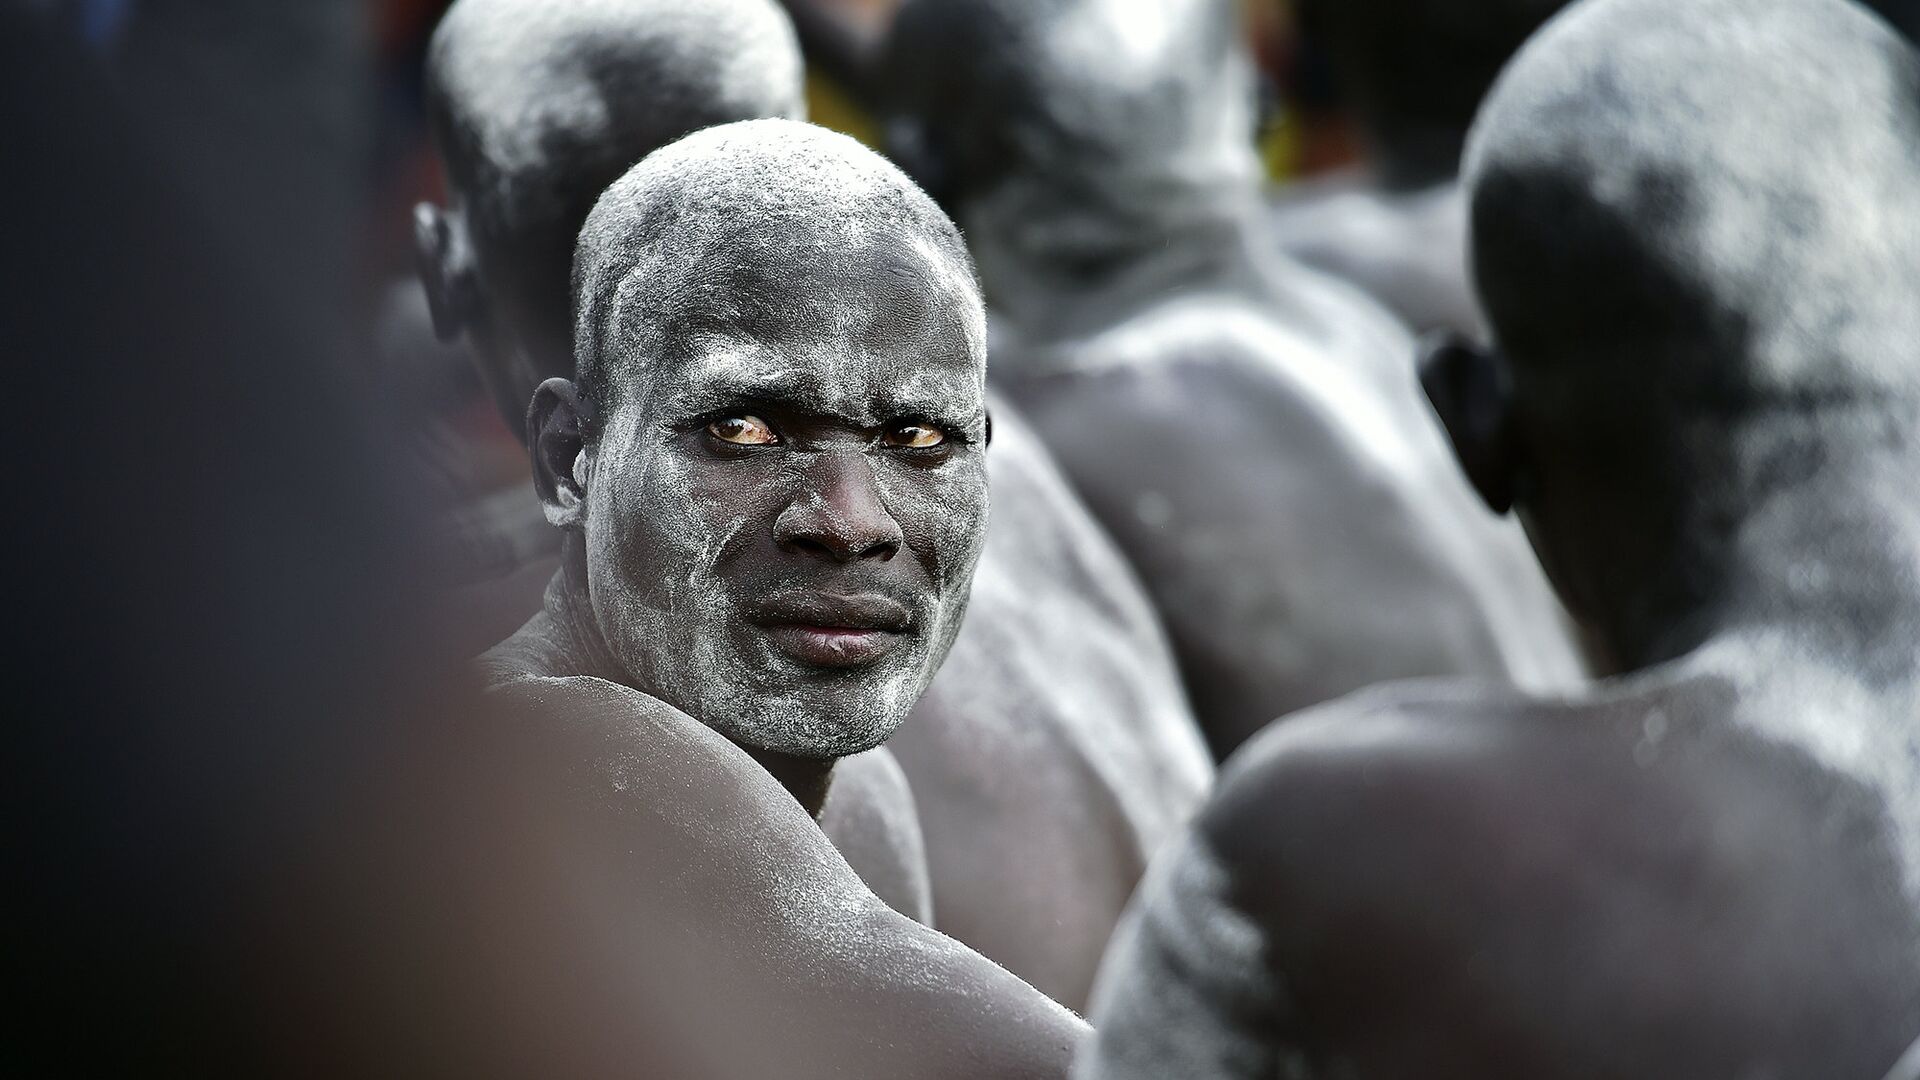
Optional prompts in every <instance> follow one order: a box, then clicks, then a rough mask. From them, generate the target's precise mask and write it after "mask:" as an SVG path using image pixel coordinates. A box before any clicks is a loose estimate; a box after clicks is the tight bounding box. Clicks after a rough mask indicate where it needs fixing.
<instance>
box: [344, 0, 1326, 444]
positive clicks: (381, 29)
mask: <svg viewBox="0 0 1920 1080" xmlns="http://www.w3.org/2000/svg"><path fill="white" fill-rule="evenodd" d="M825 2H826V3H827V5H828V6H830V7H834V8H837V9H839V10H840V11H841V12H843V13H844V14H845V15H846V16H847V17H848V19H849V20H850V22H851V23H852V24H853V25H854V26H856V27H857V28H859V29H860V30H862V31H863V32H865V33H868V34H871V35H876V36H877V35H879V34H881V33H882V32H883V31H884V27H885V25H886V23H887V20H888V19H889V18H890V17H891V15H892V12H893V9H894V8H895V7H897V6H898V0H825ZM447 6H448V2H447V0H373V10H372V12H371V14H370V20H371V26H370V28H369V29H370V33H371V34H372V37H373V40H374V41H375V42H376V44H377V51H376V56H377V64H378V73H377V74H378V86H379V99H378V101H377V102H373V103H370V105H371V107H372V109H373V113H374V120H375V125H374V128H373V130H375V131H376V132H377V137H376V139H375V142H374V145H373V149H372V159H371V161H370V162H369V168H368V173H367V175H368V177H369V179H370V188H369V200H368V206H367V210H366V213H365V215H364V219H363V235H364V244H365V250H364V266H365V269H366V277H365V280H366V281H367V282H368V283H369V284H370V286H371V287H373V288H374V289H375V290H376V294H375V295H373V296H370V297H369V300H370V302H371V303H374V304H375V306H376V311H375V319H374V322H375V325H376V326H378V325H381V319H380V312H379V311H378V305H379V303H380V302H382V301H384V302H385V303H386V304H387V305H389V309H388V311H387V312H386V314H387V316H388V318H387V320H386V322H385V324H384V325H385V332H386V333H387V334H388V335H389V342H390V344H392V345H400V344H403V343H406V342H409V341H410V342H411V344H412V352H411V355H412V357H413V358H414V359H415V360H417V361H421V362H426V361H431V360H433V359H435V358H436V357H437V358H438V359H439V360H441V361H443V362H444V363H440V364H435V365H434V366H433V370H432V371H431V372H419V373H418V374H419V375H421V376H422V379H421V383H423V384H424V385H425V386H426V387H430V388H437V389H438V390H439V391H441V392H443V393H448V394H459V395H464V404H463V405H461V406H460V407H459V409H458V423H459V424H460V425H461V426H462V427H463V428H464V429H465V434H468V435H472V436H483V435H484V436H486V438H485V439H484V440H483V441H484V443H485V444H486V445H491V446H495V447H497V448H498V453H497V455H491V456H489V458H488V459H487V460H488V461H489V462H491V463H493V464H495V465H497V467H498V468H499V469H501V470H503V471H504V472H505V473H506V474H508V475H507V476H506V477H504V478H505V479H519V478H520V477H521V474H523V473H524V472H525V468H524V462H523V458H522V452H521V450H520V448H519V446H518V445H517V444H516V443H515V442H514V439H513V437H512V435H511V434H510V433H509V432H507V431H506V429H505V427H504V426H503V425H502V424H501V422H500V421H499V419H498V417H497V415H496V413H495V410H494V409H493V408H492V407H491V405H490V404H489V403H488V402H487V401H485V400H484V399H483V398H482V397H481V396H480V393H479V388H478V385H477V383H476V382H475V381H474V379H473V376H472V374H471V370H470V365H468V364H467V363H466V362H465V360H464V358H463V357H462V356H460V355H459V354H457V353H455V352H453V351H451V350H449V351H446V352H444V353H436V352H435V351H434V350H433V349H432V348H431V347H429V345H428V344H427V342H425V341H422V340H419V338H418V335H412V336H411V337H409V334H410V331H409V329H408V327H407V323H406V321H405V313H406V301H405V300H404V299H403V298H402V297H400V296H396V295H393V294H392V293H387V294H385V295H384V296H381V295H378V289H379V288H380V287H381V286H383V285H397V286H398V287H399V288H411V277H412V274H413V264H412V246H411V245H412V233H411V231H410V230H411V219H410V217H409V215H408V211H409V209H410V208H411V207H412V206H413V204H414V203H416V202H418V201H420V200H422V199H427V198H432V199H436V200H438V199H441V198H442V196H443V194H444V192H443V189H442V183H443V181H442V178H441V176H440V175H439V166H438V163H437V162H436V160H435V158H434V155H433V152H432V148H431V147H430V146H429V145H428V139H427V129H426V115H425V111H424V107H423V101H422V93H421V87H422V82H421V70H422V65H423V64H424V62H425V57H426V48H427V41H428V39H429V37H430V36H431V35H432V33H433V28H434V26H435V24H436V23H437V22H438V21H439V19H440V16H441V14H442V13H443V12H444V11H445V10H446V8H447ZM1241 8H1242V11H1243V13H1244V17H1245V24H1246V32H1247V35H1248V40H1249V42H1250V43H1251V45H1252V48H1253V55H1254V57H1255V60H1256V61H1257V63H1258V64H1259V67H1260V72H1261V76H1262V82H1263V92H1264V94H1263V96H1264V105H1265V108H1264V110H1263V114H1262V130H1261V134H1260V143H1261V147H1262V150H1263V156H1264V158H1265V160H1266V163H1267V168H1268V171H1269V172H1270V173H1271V174H1272V176H1273V177H1274V178H1275V179H1276V180H1287V179H1299V178H1305V177H1310V176H1315V175H1319V174H1323V173H1326V172H1329V171H1332V170H1337V169H1340V168H1342V167H1345V166H1349V165H1352V164H1355V163H1356V162H1357V161H1358V158H1359V154H1360V143H1359V141H1358V139H1357V138H1356V135H1355V133H1354V129H1353V127H1352V124H1351V123H1350V121H1349V119H1348V118H1347V116H1346V114H1345V113H1344V111H1343V109H1342V107H1341V102H1340V100H1339V96H1338V92H1337V90H1336V89H1335V87H1334V84H1333V80H1332V79H1331V78H1330V75H1329V72H1328V70H1327V64H1326V60H1325V57H1324V56H1323V54H1322V51H1321V50H1320V49H1319V48H1317V47H1316V45H1315V43H1314V42H1313V41H1311V40H1309V39H1308V38H1307V37H1306V36H1305V35H1304V34H1303V33H1302V32H1301V30H1300V27H1299V26H1298V24H1297V22H1296V20H1295V19H1294V17H1293V14H1292V9H1291V4H1290V3H1289V0H1242V3H1241ZM807 96H808V109H809V117H808V118H809V119H811V120H813V121H814V122H815V123H819V124H824V125H826V126H828V127H832V128H837V129H839V130H841V131H845V132H847V133H849V134H851V135H854V136H856V137H858V138H860V139H862V140H863V141H866V142H868V143H869V144H874V143H876V141H877V137H876V132H875V130H874V126H873V123H872V120H871V118H869V117H868V116H867V115H866V114H865V113H864V112H863V111H862V110H861V108H860V107H859V105H858V104H857V103H856V102H855V101H854V100H853V97H852V95H850V94H849V93H848V92H847V91H846V89H845V88H843V87H840V86H839V85H837V84H836V83H835V82H834V81H833V80H832V79H831V78H830V77H828V76H827V75H825V74H823V73H822V72H820V71H818V70H813V71H810V72H809V74H808V79H807ZM417 314H418V313H416V315H417ZM397 353H399V350H390V351H389V352H388V353H387V354H386V355H387V356H388V358H389V359H390V360H397V361H398V362H402V363H404V362H405V360H404V359H403V358H402V357H403V356H404V355H405V354H403V353H400V354H399V355H396V354H397ZM416 385H420V384H416ZM476 479H479V478H476Z"/></svg>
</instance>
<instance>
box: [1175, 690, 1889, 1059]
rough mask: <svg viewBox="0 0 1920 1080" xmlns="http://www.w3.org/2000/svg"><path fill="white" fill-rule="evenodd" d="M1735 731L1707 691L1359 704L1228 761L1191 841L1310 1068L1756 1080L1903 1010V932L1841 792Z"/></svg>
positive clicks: (1882, 869) (1302, 723)
mask: <svg viewBox="0 0 1920 1080" xmlns="http://www.w3.org/2000/svg"><path fill="white" fill-rule="evenodd" d="M1737 711H1738V703H1737V702H1736V701H1735V700H1734V695H1733V693H1732V692H1731V691H1730V690H1729V689H1728V688H1727V687H1724V686H1719V685H1714V684H1711V683H1706V684H1696V685H1688V686H1682V687H1678V688H1675V687H1663V688H1654V689H1648V688H1642V687H1630V688H1627V689H1625V690H1622V691H1617V692H1614V691H1602V692H1598V693H1596V694H1594V695H1592V696H1590V697H1587V698H1584V699H1580V700H1568V701H1543V700H1539V699H1532V698H1527V697H1524V696H1520V695H1517V694H1513V693H1510V692H1501V691H1493V690H1486V689H1477V688H1473V687H1470V686H1465V685H1456V686H1452V687H1440V686H1435V685H1427V686H1425V687H1421V686H1407V687H1400V688H1388V689H1384V690H1380V691H1374V692H1370V693H1367V694H1364V695H1359V696H1356V697H1354V698H1350V699H1346V700H1344V701H1341V702H1337V703H1334V704H1333V705H1330V706H1327V707H1324V708H1321V709H1317V710H1313V711H1311V712H1309V713H1306V714H1303V715H1301V716H1299V717H1297V718H1295V719H1292V720H1288V721H1283V722H1282V723H1281V724H1279V725H1277V726H1275V727H1274V728H1272V729H1270V730H1268V731H1267V732H1265V733H1263V734H1262V735H1261V736H1259V737H1258V738H1256V739H1255V740H1253V741H1252V742H1250V743H1249V744H1248V745H1247V747H1246V748H1245V749H1244V750H1243V752H1242V753H1241V754H1240V755H1238V756H1237V757H1236V758H1235V759H1234V760H1233V761H1232V762H1230V763H1229V766H1228V768H1227V769H1226V770H1225V771H1224V773H1223V778H1222V783H1221V789H1220V792H1219V795H1218V796H1217V798H1216V799H1215V801H1214V803H1213V804H1212V805H1211V807H1210V808H1209V810H1208V811H1207V813H1206V815H1205V816H1204V818H1203V821H1202V824H1201V828H1202V830H1203V832H1204V833H1205V834H1206V835H1207V837H1208V838H1209V840H1210V841H1211V843H1212V844H1213V845H1214V847H1215V849H1216V850H1217V851H1218V852H1219V853H1220V858H1221V860H1222V862H1223V864H1224V865H1226V866H1227V867H1228V868H1229V870H1230V871H1231V873H1232V876H1233V880H1234V885H1235V901H1236V903H1237V904H1238V905H1239V906H1240V907H1241V908H1242V909H1243V910H1245V911H1246V912H1247V913H1248V915H1249V917H1250V918H1252V919H1254V920H1255V921H1256V922H1257V923H1259V924H1260V925H1262V926H1264V927H1267V928H1268V930H1269V933H1270V937H1269V940H1268V957H1269V960H1270V962H1271V963H1273V964H1274V965H1275V966H1276V968H1277V969H1278V970H1279V973H1280V977H1281V978H1282V980H1283V981H1284V982H1285V983H1286V984H1287V985H1288V987H1289V988H1290V991H1291V992H1292V994H1293V997H1294V999H1295V1000H1296V1001H1297V1002H1298V1004H1299V1005H1300V1007H1301V1008H1302V1009H1303V1010H1305V1011H1307V1012H1311V1013H1313V1014H1314V1015H1315V1016H1316V1017H1317V1024H1316V1031H1315V1038H1316V1039H1324V1040H1325V1044H1324V1045H1323V1046H1321V1047H1319V1048H1318V1049H1319V1050H1321V1051H1323V1052H1327V1053H1333V1054H1343V1053H1346V1052H1348V1051H1352V1052H1353V1053H1357V1054H1361V1055H1362V1056H1365V1055H1375V1057H1374V1060H1375V1061H1377V1062H1382V1063H1390V1062H1391V1059H1390V1058H1387V1057H1382V1056H1380V1055H1386V1054H1389V1053H1390V1052H1391V1051H1392V1049H1393V1048H1394V1047H1396V1046H1399V1047H1402V1048H1407V1047H1413V1046H1417V1045H1419V1044H1420V1042H1421V1040H1422V1039H1423V1038H1425V1037H1428V1036H1433V1035H1435V1034H1436V1033H1437V1031H1439V1030H1445V1031H1447V1032H1449V1033H1450V1034H1448V1035H1447V1036H1446V1039H1447V1043H1446V1045H1448V1046H1449V1047H1450V1052H1454V1053H1458V1054H1459V1055H1460V1056H1459V1058H1458V1059H1457V1063H1459V1064H1461V1065H1462V1067H1465V1066H1466V1065H1471V1064H1479V1065H1482V1066H1485V1065H1486V1064H1487V1063H1488V1062H1492V1061H1505V1062H1506V1063H1507V1065H1509V1066H1512V1067H1513V1068H1514V1071H1515V1072H1516V1073H1518V1074H1526V1075H1543V1076H1544V1075H1553V1073H1552V1071H1551V1068H1550V1067H1548V1066H1546V1065H1544V1064H1543V1065H1542V1066H1540V1067H1539V1068H1538V1069H1535V1068H1533V1067H1521V1066H1522V1065H1524V1064H1526V1063H1528V1062H1531V1061H1539V1062H1542V1063H1545V1062H1552V1061H1556V1060H1558V1061H1566V1060H1575V1059H1581V1058H1585V1059H1588V1060H1596V1061H1598V1060H1610V1061H1614V1062H1615V1063H1616V1064H1623V1063H1625V1064H1627V1065H1633V1066H1639V1065H1647V1066H1651V1065H1653V1064H1655V1063H1659V1064H1661V1065H1662V1066H1671V1065H1672V1064H1673V1063H1674V1062H1676V1061H1689V1062H1691V1063H1693V1064H1696V1065H1698V1066H1699V1067H1698V1068H1697V1069H1695V1070H1693V1071H1691V1072H1688V1071H1687V1070H1685V1069H1682V1070H1680V1071H1678V1072H1674V1071H1668V1072H1662V1073H1659V1074H1660V1075H1680V1074H1683V1073H1684V1074H1688V1075H1709V1074H1731V1073H1729V1072H1728V1069H1729V1068H1732V1069H1733V1072H1738V1069H1739V1068H1741V1067H1747V1066H1751V1065H1753V1064H1754V1063H1756V1062H1760V1063H1765V1062H1767V1061H1769V1060H1771V1061H1773V1062H1774V1063H1776V1064H1780V1063H1784V1062H1788V1061H1790V1060H1791V1057H1790V1055H1791V1054H1792V1053H1794V1052H1795V1051H1794V1050H1793V1048H1794V1047H1795V1046H1802V1047H1804V1046H1821V1045H1827V1046H1832V1045H1835V1041H1834V1040H1835V1039H1837V1038H1840V1037H1841V1034H1840V1033H1841V1032H1842V1029H1843V1028H1844V1025H1845V1024H1846V1023H1848V1021H1846V1019H1845V1017H1846V1016H1847V1015H1849V1010H1851V1015H1854V1016H1863V1015H1867V1014H1868V1013H1870V1012H1871V1011H1872V1010H1873V1009H1875V1008H1884V1005H1885V1002H1887V1001H1888V1000H1894V999H1892V998H1890V997H1889V996H1888V991H1889V989H1890V988H1891V989H1893V990H1894V991H1895V992H1896V993H1901V994H1910V993H1911V992H1912V983H1913V978H1912V976H1911V975H1910V974H1904V975H1903V974H1901V973H1900V972H1901V970H1902V967H1903V965H1910V964H1911V963H1912V961H1913V953H1912V945H1913V943H1914V920H1913V917H1912V914H1911V911H1910V908H1909V907H1908V906H1906V905H1903V904H1902V902H1901V901H1900V889H1899V883H1898V881H1897V880H1896V879H1894V878H1893V877H1892V876H1890V874H1889V871H1888V868H1889V866H1890V865H1891V864H1890V863H1888V862H1887V860H1885V859H1884V858H1882V857H1880V856H1879V855H1878V854H1877V853H1876V845H1877V844H1878V840H1877V839H1876V838H1875V836H1874V831H1875V828H1876V826H1875V825H1874V823H1873V821H1872V819H1871V816H1870V815H1867V814H1860V813H1856V812H1854V811H1853V810H1850V809H1849V807H1850V806H1852V805H1853V804H1852V803H1851V802H1850V801H1849V796H1848V794H1847V791H1846V785H1845V783H1844V781H1843V780H1836V779H1834V778H1832V777H1826V776H1820V775H1816V774H1813V773H1809V772H1808V771H1807V768H1808V766H1807V764H1806V762H1804V761H1803V760H1800V759H1798V758H1797V757H1796V756H1795V755H1793V754H1791V753H1790V752H1786V751H1783V750H1781V748H1779V747H1775V746H1770V745H1766V744H1763V743H1760V742H1757V741H1755V740H1753V739H1751V738H1749V737H1747V736H1745V735H1744V734H1743V733H1742V731H1741V729H1740V727H1739V725H1737V724H1734V723H1729V717H1731V716H1733V715H1734V714H1736V713H1737ZM1865 927H1871V928H1872V929H1870V930H1867V929H1862V928H1865ZM1787 986H1792V987H1793V990H1792V991H1791V992H1790V993H1789V992H1786V991H1784V990H1783V989H1782V988H1783V987H1787ZM1414 987H1418V988H1420V989H1419V992H1418V1001H1417V1002H1416V1001H1415V1000H1413V999H1410V998H1408V997H1406V996H1405V995H1406V992H1407V990H1408V988H1414ZM1703 1002H1704V1003H1711V1007H1710V1008H1709V1007H1704V1006H1702V1004H1701V1003H1703ZM1876 1003H1878V1004H1876ZM1682 1009H1684V1010H1687V1011H1688V1013H1689V1015H1690V1016H1692V1017H1693V1024H1694V1026H1693V1027H1692V1028H1691V1029H1690V1030H1689V1031H1688V1032H1680V1031H1677V1030H1674V1029H1671V1028H1669V1027H1667V1026H1666V1025H1665V1024H1664V1021H1663V1019H1662V1018H1663V1017H1666V1016H1670V1015H1672V1013H1673V1011H1674V1010H1682ZM1368 1029H1371V1030H1372V1031H1373V1032H1374V1033H1375V1035H1374V1036H1373V1037H1371V1038H1368V1037H1366V1036H1364V1034H1363V1033H1364V1031H1366V1030H1368ZM1607 1030H1611V1031H1615V1032H1620V1031H1631V1032H1634V1033H1636V1037H1637V1038H1639V1041H1638V1042H1636V1043H1634V1045H1633V1046H1631V1047H1628V1046H1609V1045H1605V1044H1604V1040H1601V1041H1598V1042H1597V1041H1595V1038H1594V1037H1593V1036H1592V1035H1591V1034H1590V1033H1592V1032H1597V1031H1607ZM1386 1032H1397V1033H1398V1036H1399V1040H1398V1041H1396V1038H1394V1037H1387V1036H1386V1035H1385V1034H1384V1033H1386ZM1669 1038H1670V1041H1665V1042H1663V1041H1662V1040H1668V1039H1669ZM1862 1045H1865V1044H1862ZM1643 1053H1644V1054H1646V1055H1649V1056H1648V1058H1647V1060H1645V1061H1642V1060H1641V1059H1640V1058H1637V1057H1633V1055H1635V1054H1643ZM1503 1055H1504V1056H1503ZM1532 1055H1538V1056H1537V1057H1534V1056H1532ZM1621 1055H1625V1056H1624V1057H1623V1056H1621ZM1769 1055H1772V1056H1771V1057H1769ZM1782 1055H1787V1056H1782ZM1629 1057H1632V1058H1633V1061H1632V1062H1631V1063H1628V1062H1627V1058H1629ZM1398 1064H1405V1065H1407V1066H1408V1067H1411V1062H1406V1063H1393V1065H1392V1067H1397V1065H1398ZM1428 1065H1429V1066H1431V1068H1430V1069H1429V1071H1428V1072H1427V1073H1426V1074H1427V1075H1436V1076H1438V1075H1454V1073H1453V1072H1449V1071H1447V1068H1446V1067H1443V1066H1441V1065H1440V1064H1439V1063H1437V1062H1429V1063H1428ZM1735 1066H1738V1067H1735ZM1390 1072H1391V1067H1389V1073H1390ZM1362 1074H1363V1075H1364V1074H1368V1073H1365V1072H1364V1071H1363V1073H1362ZM1467 1074H1468V1073H1461V1075H1467ZM1638 1074H1640V1075H1651V1073H1646V1072H1644V1071H1643V1072H1640V1073H1638ZM1779 1075H1825V1074H1824V1073H1820V1072H1817V1071H1816V1072H1813V1073H1801V1072H1796V1071H1794V1069H1793V1068H1791V1067H1788V1068H1785V1069H1784V1071H1782V1072H1780V1073H1779Z"/></svg>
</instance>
